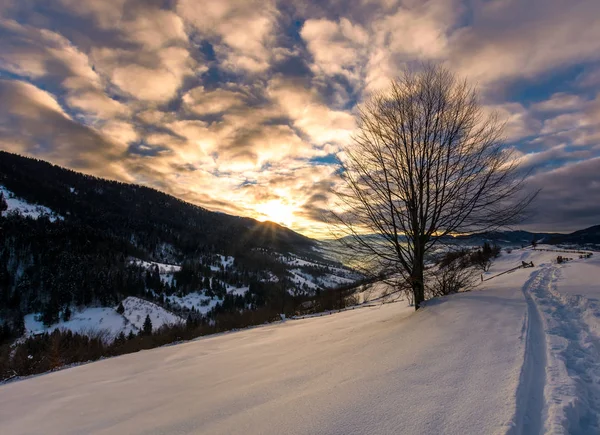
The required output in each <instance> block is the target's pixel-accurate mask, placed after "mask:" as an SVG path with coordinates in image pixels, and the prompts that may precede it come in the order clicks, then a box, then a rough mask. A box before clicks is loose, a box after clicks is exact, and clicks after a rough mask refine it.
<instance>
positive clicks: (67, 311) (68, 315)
mask: <svg viewBox="0 0 600 435" xmlns="http://www.w3.org/2000/svg"><path fill="white" fill-rule="evenodd" d="M70 319H71V308H69V306H68V305H67V308H65V311H64V312H63V320H64V321H65V322H68V321H69V320H70Z"/></svg>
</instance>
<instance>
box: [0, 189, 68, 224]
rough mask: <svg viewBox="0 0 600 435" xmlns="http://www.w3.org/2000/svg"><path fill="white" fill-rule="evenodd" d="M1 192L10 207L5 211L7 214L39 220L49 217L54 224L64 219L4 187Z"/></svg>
mask: <svg viewBox="0 0 600 435" xmlns="http://www.w3.org/2000/svg"><path fill="white" fill-rule="evenodd" d="M0 192H1V193H2V194H3V195H4V200H5V201H6V205H7V206H8V208H7V209H6V211H5V213H6V214H9V213H17V214H20V215H21V216H23V217H30V218H33V219H37V218H39V217H40V216H47V217H48V219H49V220H50V221H51V222H54V221H55V220H56V219H64V218H63V217H62V216H60V215H59V214H57V213H55V212H54V211H52V210H50V209H49V208H48V207H45V206H43V205H37V204H30V203H28V202H27V201H25V200H23V199H20V198H17V197H15V195H14V194H13V193H12V192H11V191H10V190H8V189H7V188H6V187H4V186H2V185H0Z"/></svg>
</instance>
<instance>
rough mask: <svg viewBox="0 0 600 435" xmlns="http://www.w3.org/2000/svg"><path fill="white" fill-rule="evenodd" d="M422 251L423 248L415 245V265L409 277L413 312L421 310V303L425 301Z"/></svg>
mask: <svg viewBox="0 0 600 435" xmlns="http://www.w3.org/2000/svg"><path fill="white" fill-rule="evenodd" d="M424 250H425V246H421V244H420V243H419V244H416V245H415V260H414V261H415V263H414V266H413V273H412V275H411V285H412V290H413V297H414V301H415V310H418V309H419V308H421V304H422V302H423V301H425V278H424V273H423V270H424V268H425V265H424V255H423V252H424Z"/></svg>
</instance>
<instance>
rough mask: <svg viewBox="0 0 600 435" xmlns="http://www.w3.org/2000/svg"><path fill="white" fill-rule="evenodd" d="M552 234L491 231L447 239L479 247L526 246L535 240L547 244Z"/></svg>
mask: <svg viewBox="0 0 600 435" xmlns="http://www.w3.org/2000/svg"><path fill="white" fill-rule="evenodd" d="M555 235H556V234H554V233H532V232H529V231H522V230H515V231H492V232H489V233H477V234H466V235H460V236H454V237H451V236H450V237H448V238H447V240H448V241H449V242H455V243H459V244H467V245H472V246H480V245H482V244H483V243H484V242H489V243H492V244H497V245H500V246H507V247H509V246H516V247H518V246H527V245H530V244H531V242H532V241H533V240H534V239H535V240H536V241H537V242H544V243H548V242H549V240H550V239H551V238H552V237H554V236H555Z"/></svg>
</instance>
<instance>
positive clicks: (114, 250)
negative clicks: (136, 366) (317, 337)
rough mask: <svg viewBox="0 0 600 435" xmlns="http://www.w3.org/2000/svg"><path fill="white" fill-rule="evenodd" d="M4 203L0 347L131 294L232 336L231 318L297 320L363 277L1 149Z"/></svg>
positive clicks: (239, 220)
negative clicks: (315, 301)
mask: <svg viewBox="0 0 600 435" xmlns="http://www.w3.org/2000/svg"><path fill="white" fill-rule="evenodd" d="M0 196H1V198H0V203H1V204H0V342H2V341H3V339H8V338H15V337H16V336H18V335H19V334H21V333H23V332H24V331H25V330H28V329H31V328H29V326H28V325H27V324H26V323H28V322H29V323H32V324H33V323H34V322H38V323H40V324H43V325H45V327H46V328H52V327H56V326H57V325H59V324H71V323H73V322H70V323H69V319H70V317H71V316H74V317H77V318H81V317H82V316H83V317H85V315H84V314H82V313H83V312H84V311H85V309H86V308H90V307H107V308H110V309H113V310H114V309H116V307H117V306H118V305H119V304H121V303H122V302H123V300H125V299H126V298H128V297H134V298H138V299H139V298H141V299H143V300H146V301H148V302H150V303H153V304H155V305H157V306H158V307H159V308H161V307H162V308H164V309H165V310H167V311H169V312H173V314H174V315H175V316H176V317H178V318H183V319H186V318H192V320H193V321H201V322H208V321H210V322H212V323H211V324H212V325H215V324H218V322H217V321H216V319H217V318H218V317H219V316H221V317H222V318H227V322H228V325H231V327H236V323H235V321H233V320H231V318H230V317H232V316H233V317H234V318H237V317H239V316H242V313H243V312H245V311H256V310H262V311H263V312H264V314H263V315H264V316H265V317H267V318H270V317H272V316H274V315H276V314H277V313H286V312H295V310H296V309H297V307H298V306H299V305H300V304H302V303H303V302H305V301H306V298H307V297H311V296H314V295H319V294H320V292H321V290H326V289H328V288H333V287H338V286H341V285H348V284H350V283H351V282H353V281H354V280H355V279H357V278H358V277H357V275H356V274H355V273H353V272H352V271H350V270H349V269H346V268H344V267H343V266H341V265H340V264H338V263H335V262H333V261H330V260H326V259H325V258H323V253H322V250H321V249H320V248H319V245H318V243H317V242H316V241H314V240H312V239H309V238H307V237H305V236H302V235H300V234H298V233H295V232H294V231H292V230H290V229H288V228H285V227H282V226H280V225H277V224H274V223H272V222H258V221H256V220H254V219H250V218H244V217H237V216H231V215H228V214H224V213H218V212H212V211H209V210H207V209H205V208H203V207H199V206H196V205H193V204H189V203H187V202H185V201H182V200H180V199H177V198H175V197H173V196H170V195H167V194H165V193H162V192H159V191H157V190H154V189H151V188H148V187H143V186H138V185H132V184H126V183H121V182H117V181H109V180H104V179H101V178H97V177H93V176H89V175H84V174H81V173H78V172H75V171H72V170H68V169H65V168H61V167H59V166H55V165H52V164H50V163H48V162H44V161H40V160H36V159H31V158H26V157H21V156H18V155H15V154H10V153H7V152H3V151H0ZM3 205H5V207H3ZM157 310H158V308H156V309H154V311H157ZM109 314H110V313H105V312H104V311H103V312H102V316H99V319H105V318H111V316H112V314H114V313H112V314H111V315H109ZM27 315H29V316H27ZM119 315H121V314H119ZM236 316H237V317H236ZM163 317H164V316H163ZM167 317H168V316H167ZM174 318H175V317H174ZM143 320H144V319H141V321H143ZM260 320H261V318H258V317H256V316H255V318H253V320H252V321H253V322H259V321H260ZM100 321H101V320H100ZM263 321H264V320H263ZM80 323H81V322H79V326H78V327H81V325H80ZM90 327H102V325H90ZM222 328H225V326H222ZM36 330H39V328H37V327H36ZM48 330H50V329H48ZM3 337H4V338H3Z"/></svg>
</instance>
